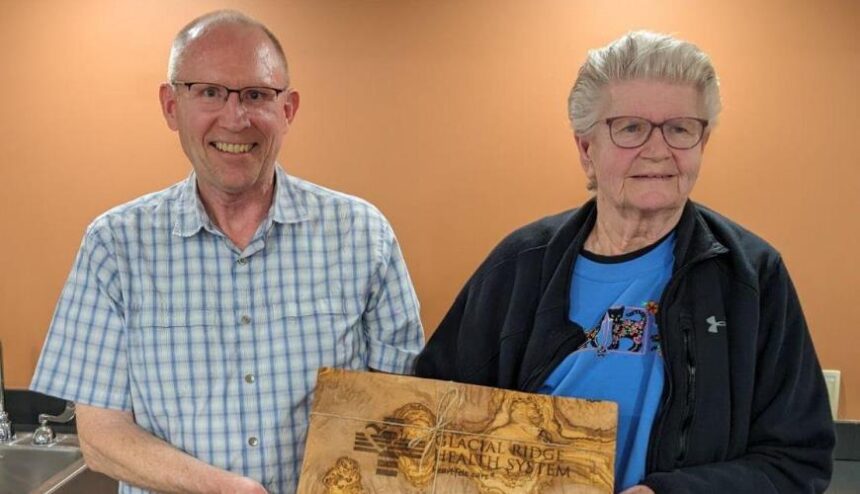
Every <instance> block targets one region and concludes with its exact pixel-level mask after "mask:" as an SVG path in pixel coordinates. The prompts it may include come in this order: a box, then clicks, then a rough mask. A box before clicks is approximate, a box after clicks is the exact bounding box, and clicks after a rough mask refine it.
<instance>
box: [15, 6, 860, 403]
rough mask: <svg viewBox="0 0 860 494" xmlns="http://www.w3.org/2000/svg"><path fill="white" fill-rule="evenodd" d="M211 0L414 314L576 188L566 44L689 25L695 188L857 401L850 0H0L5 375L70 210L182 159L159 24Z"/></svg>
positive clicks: (318, 177)
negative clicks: (702, 131)
mask: <svg viewBox="0 0 860 494" xmlns="http://www.w3.org/2000/svg"><path fill="white" fill-rule="evenodd" d="M218 7H234V8H239V9H242V10H244V11H246V12H248V13H249V14H251V15H253V16H256V17H258V18H260V19H262V20H264V21H265V22H267V23H268V24H269V25H270V26H271V27H272V28H273V29H274V31H275V32H277V33H279V34H280V36H281V37H282V41H283V42H284V45H285V47H286V48H287V52H288V55H289V57H290V60H291V65H292V69H293V81H294V85H295V87H296V88H298V89H299V90H300V92H301V95H302V105H301V109H300V111H299V114H298V118H297V121H296V123H295V125H294V127H293V129H292V130H291V134H290V136H289V137H288V138H287V141H286V145H285V148H284V150H283V151H282V156H281V158H282V161H283V163H284V164H285V166H286V168H287V169H288V170H289V171H290V172H292V173H294V174H296V175H299V176H302V177H305V178H308V179H310V180H313V181H316V182H319V183H321V184H323V185H326V186H329V187H333V188H336V189H341V190H344V191H348V192H351V193H354V194H357V195H360V196H363V197H365V198H367V199H369V200H371V201H372V202H374V203H376V204H377V205H378V206H379V207H380V208H381V209H382V211H383V212H385V213H386V215H387V216H388V217H389V219H390V220H391V221H392V223H393V224H394V227H395V230H396V231H397V233H398V235H399V237H400V239H401V241H402V244H403V249H404V252H405V255H406V258H407V261H408V263H409V266H410V269H411V272H412V275H413V278H414V281H415V284H416V286H417V290H418V294H419V296H420V298H421V300H422V304H423V311H424V321H425V324H426V326H427V328H428V331H430V330H432V329H433V328H434V327H435V325H436V324H437V322H438V321H439V320H440V318H441V317H442V315H443V313H444V311H445V310H446V309H447V306H448V304H449V303H450V302H451V300H452V299H453V297H454V295H455V293H456V292H457V291H458V290H459V288H460V286H461V284H462V283H463V281H464V280H465V279H466V277H467V276H468V275H469V274H470V273H471V272H472V270H473V269H474V268H475V267H476V265H477V264H478V262H480V260H481V259H482V258H483V257H484V256H485V255H486V253H487V252H488V250H489V249H490V248H491V247H492V246H493V245H494V244H495V243H496V242H497V241H498V240H499V239H500V238H501V237H502V236H503V235H504V234H505V233H507V232H509V231H510V230H512V229H513V228H515V227H516V226H519V225H521V224H523V223H525V222H527V221H529V220H532V219H535V218H537V217H540V216H543V215H546V214H550V213H553V212H556V211H559V210H562V209H566V208H568V207H571V206H573V205H576V204H579V203H581V202H582V201H583V200H585V199H586V198H587V196H588V194H587V193H586V190H585V186H584V180H583V177H582V174H581V172H580V169H579V165H578V160H577V155H576V150H575V146H574V143H573V139H572V138H571V132H570V130H569V127H568V123H567V119H566V109H565V103H566V98H567V92H568V89H569V87H570V85H571V83H572V82H573V79H574V77H575V73H576V70H577V68H578V66H579V64H580V63H581V62H582V60H583V58H584V56H585V51H586V49H588V48H590V47H596V46H600V45H603V44H605V43H607V42H608V41H610V40H611V39H614V38H615V37H617V36H618V35H620V34H622V33H623V32H625V31H627V30H630V29H636V28H649V29H653V30H659V31H664V32H671V33H675V34H677V35H679V36H681V37H684V38H687V39H690V40H692V41H694V42H696V43H698V44H699V45H700V46H702V47H703V48H704V49H705V50H706V51H708V52H709V53H710V54H711V55H712V57H713V60H714V62H715V65H716V67H717V70H718V72H719V73H720V76H721V79H722V83H723V96H724V106H725V110H724V112H723V114H722V119H721V123H720V125H719V127H718V128H717V130H716V133H715V134H714V136H713V138H712V139H711V142H710V144H709V147H708V150H707V152H706V156H705V164H704V170H703V173H702V175H701V177H700V179H699V183H698V185H697V188H696V190H695V191H694V193H693V196H694V198H696V199H698V200H700V201H702V202H705V203H707V204H709V205H711V206H712V207H714V208H716V209H717V210H720V211H722V212H723V213H725V214H727V215H729V216H730V217H732V218H734V219H736V220H738V221H739V222H741V223H743V224H744V225H746V226H748V227H749V228H751V229H753V230H754V231H756V232H758V233H759V234H761V235H762V236H764V237H765V238H767V239H768V240H770V241H771V242H772V243H773V244H775V245H776V246H777V247H778V248H779V249H780V250H781V251H782V253H783V254H784V257H785V259H786V261H787V263H788V266H789V268H790V269H791V272H792V274H793V276H794V280H795V283H796V285H797V288H798V290H799V292H800V295H801V297H802V300H803V303H804V307H805V310H806V314H807V318H808V320H809V323H810V326H811V328H812V332H813V337H814V339H815V343H816V345H817V348H818V352H819V355H820V357H821V360H822V363H823V365H824V366H825V367H828V368H836V369H841V370H842V372H843V374H842V378H843V388H842V406H841V407H840V416H841V417H843V418H854V419H860V385H858V383H860V358H857V357H858V356H860V351H858V350H857V348H858V345H857V340H854V339H853V338H854V337H857V335H858V332H857V329H856V325H857V320H858V319H857V317H856V316H855V315H854V314H853V309H851V307H853V306H854V303H856V301H857V300H856V299H857V296H858V295H860V290H858V286H860V267H858V266H860V264H858V262H857V261H856V258H855V257H854V256H855V249H854V248H852V247H851V246H852V245H854V246H856V245H858V237H860V234H858V231H857V230H858V229H857V227H858V218H860V199H858V192H857V189H858V186H860V166H858V165H860V163H858V159H857V157H856V152H855V146H857V145H858V143H860V131H858V129H860V126H858V125H857V123H856V121H857V119H858V115H860V91H858V88H857V81H858V80H860V35H858V32H860V29H858V26H860V3H858V2H856V1H854V0H843V1H839V0H823V1H820V2H808V1H800V0H799V1H779V2H777V1H759V2H748V1H745V0H724V1H721V2H715V1H681V0H661V1H657V0H654V1H642V0H629V1H628V0H616V1H613V2H601V1H598V0H591V1H587V2H586V1H560V0H529V1H525V0H459V1H454V0H441V1H430V0H422V1H417V0H416V1H409V0H390V1H382V0H379V1H358V0H355V1H314V0H305V1H291V2H281V1H277V2H276V1H244V2H243V1H232V2H228V1H190V0H185V1H182V2H176V1H168V0H158V1H147V2H138V1H130V0H129V1H118V0H78V1H71V0H68V1H47V0H43V1H32V2H24V1H17V0H0V12H2V14H0V46H2V47H3V52H2V55H0V62H2V63H0V94H2V96H3V99H2V104H0V105H2V106H0V138H2V147H0V149H2V151H0V155H2V158H0V183H2V184H4V185H5V190H4V191H3V193H2V194H0V231H2V232H3V235H4V236H3V241H2V242H0V268H2V269H0V315H2V317H0V339H2V341H3V343H4V347H5V354H6V355H5V357H6V369H7V374H8V379H7V384H9V385H11V386H17V387H21V386H25V385H26V384H27V383H28V381H29V379H30V377H31V375H32V372H33V368H34V366H35V363H36V359H37V357H38V354H39V351H40V348H41V343H42V340H43V338H44V334H45V331H46V329H47V326H48V323H49V321H50V318H51V315H52V312H53V307H54V304H55V303H56V300H57V296H58V295H59V292H60V289H61V287H62V285H63V282H64V280H65V277H66V275H67V273H68V270H69V268H70V266H71V263H72V260H73V258H74V255H75V251H76V249H77V247H78V245H79V242H80V238H81V235H82V233H83V231H84V228H85V227H86V225H87V224H88V223H89V222H90V221H91V220H92V219H93V218H94V217H95V216H96V215H97V214H99V213H100V212H102V211H104V210H106V209H107V208H109V207H111V206H113V205H116V204H118V203H120V202H123V201H126V200H128V199H131V198H133V197H135V196H138V195H140V194H142V193H144V192H148V191H152V190H156V189H159V188H162V187H164V186H167V185H168V184H170V183H172V182H174V181H176V180H179V179H181V178H183V177H184V176H185V175H186V174H187V173H188V169H189V165H188V163H187V161H186V160H185V158H184V156H183V155H182V153H181V151H180V148H179V144H178V141H177V138H176V136H175V135H174V134H172V133H171V132H169V131H168V129H167V128H166V126H165V125H164V123H163V121H162V117H161V114H160V110H159V107H158V103H157V88H158V84H159V83H160V82H161V81H162V80H163V77H164V72H165V65H166V61H167V53H168V47H169V43H170V40H171V38H172V36H173V34H174V33H175V32H176V31H177V30H178V29H179V28H180V27H182V25H184V24H185V23H186V22H187V21H189V20H190V19H191V18H192V17H194V16H196V15H198V14H200V13H203V12H205V11H208V10H211V9H214V8H218ZM786 365H791V363H790V362H786Z"/></svg>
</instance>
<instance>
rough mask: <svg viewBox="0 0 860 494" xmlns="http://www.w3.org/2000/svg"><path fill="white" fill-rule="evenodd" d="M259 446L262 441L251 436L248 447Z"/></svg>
mask: <svg viewBox="0 0 860 494" xmlns="http://www.w3.org/2000/svg"><path fill="white" fill-rule="evenodd" d="M258 444H260V440H259V439H257V438H256V437H254V436H251V437H249V438H248V445H249V446H256V445H258Z"/></svg>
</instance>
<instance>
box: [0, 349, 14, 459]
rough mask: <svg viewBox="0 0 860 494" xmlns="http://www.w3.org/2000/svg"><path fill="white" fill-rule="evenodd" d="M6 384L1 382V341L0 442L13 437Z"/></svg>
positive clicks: (0, 373) (0, 363)
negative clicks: (7, 406)
mask: <svg viewBox="0 0 860 494" xmlns="http://www.w3.org/2000/svg"><path fill="white" fill-rule="evenodd" d="M5 389H6V385H5V384H4V382H3V343H2V342H0V444H3V443H8V442H10V441H11V440H13V439H15V429H13V428H12V421H11V420H9V414H8V413H6V394H5V392H4V390H5Z"/></svg>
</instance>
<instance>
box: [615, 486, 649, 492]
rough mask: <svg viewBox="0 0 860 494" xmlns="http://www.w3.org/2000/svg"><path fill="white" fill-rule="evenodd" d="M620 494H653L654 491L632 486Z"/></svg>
mask: <svg viewBox="0 0 860 494" xmlns="http://www.w3.org/2000/svg"><path fill="white" fill-rule="evenodd" d="M621 494H654V491H652V490H651V488H650V487H645V486H644V485H634V486H633V487H631V488H629V489H625V490H623V491H621Z"/></svg>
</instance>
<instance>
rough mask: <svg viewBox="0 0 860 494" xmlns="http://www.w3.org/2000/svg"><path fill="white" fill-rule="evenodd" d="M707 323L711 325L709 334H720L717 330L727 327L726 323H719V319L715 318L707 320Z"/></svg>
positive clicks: (711, 317)
mask: <svg viewBox="0 0 860 494" xmlns="http://www.w3.org/2000/svg"><path fill="white" fill-rule="evenodd" d="M705 322H706V323H708V324H709V326H708V333H717V332H719V331H718V330H717V328H719V327H726V321H717V318H716V317H714V316H710V317H709V318H707V319H705Z"/></svg>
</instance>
